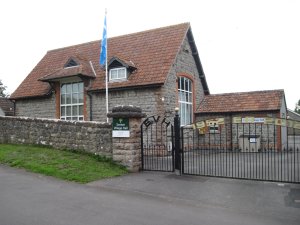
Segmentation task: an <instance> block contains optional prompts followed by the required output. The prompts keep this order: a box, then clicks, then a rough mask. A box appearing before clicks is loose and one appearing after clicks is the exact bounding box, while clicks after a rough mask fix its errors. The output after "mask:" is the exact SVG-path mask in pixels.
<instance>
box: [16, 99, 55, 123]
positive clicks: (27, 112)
mask: <svg viewBox="0 0 300 225" xmlns="http://www.w3.org/2000/svg"><path fill="white" fill-rule="evenodd" d="M55 114H56V108H55V94H54V93H53V94H51V96H50V97H48V98H30V99H18V100H17V101H16V108H15V116H22V117H32V118H33V117H38V118H48V119H54V118H55Z"/></svg>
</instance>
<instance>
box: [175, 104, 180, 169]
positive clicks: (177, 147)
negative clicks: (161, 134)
mask: <svg viewBox="0 0 300 225" xmlns="http://www.w3.org/2000/svg"><path fill="white" fill-rule="evenodd" d="M178 112H179V108H178V107H176V108H175V117H174V133H175V146H174V147H175V173H176V174H177V175H181V155H180V117H179V114H178Z"/></svg>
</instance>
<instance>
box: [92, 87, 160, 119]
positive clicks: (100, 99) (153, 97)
mask: <svg viewBox="0 0 300 225" xmlns="http://www.w3.org/2000/svg"><path fill="white" fill-rule="evenodd" d="M92 96H93V97H92V98H93V100H92V101H93V108H92V111H93V120H94V121H101V122H104V121H106V107H105V93H104V92H103V93H95V94H93V95H92ZM161 97H162V95H161V88H159V87H157V88H144V89H133V90H120V91H109V97H108V98H109V112H111V110H112V108H113V107H116V106H119V105H134V106H137V107H140V108H141V109H142V110H143V112H144V113H145V114H147V115H155V114H160V113H163V112H162V111H163V110H162V109H160V107H159V106H163V105H162V100H161ZM89 104H90V103H89V98H88V101H87V109H88V113H87V114H88V116H89V115H90V111H89ZM88 119H89V117H88Z"/></svg>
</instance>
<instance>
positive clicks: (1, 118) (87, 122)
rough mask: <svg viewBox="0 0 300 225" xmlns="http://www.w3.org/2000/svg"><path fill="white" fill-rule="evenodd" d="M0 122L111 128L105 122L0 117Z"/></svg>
mask: <svg viewBox="0 0 300 225" xmlns="http://www.w3.org/2000/svg"><path fill="white" fill-rule="evenodd" d="M0 120H15V121H28V122H33V121H41V122H49V123H64V124H72V125H77V124H80V125H81V126H91V125H94V126H97V127H103V128H111V124H110V123H106V122H97V121H69V120H60V119H47V118H33V117H14V116H0Z"/></svg>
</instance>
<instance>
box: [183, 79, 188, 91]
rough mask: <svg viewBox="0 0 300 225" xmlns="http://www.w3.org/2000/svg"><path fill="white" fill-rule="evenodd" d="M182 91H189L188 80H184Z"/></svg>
mask: <svg viewBox="0 0 300 225" xmlns="http://www.w3.org/2000/svg"><path fill="white" fill-rule="evenodd" d="M184 84H185V85H184V90H186V91H188V90H189V80H188V79H184Z"/></svg>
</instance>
